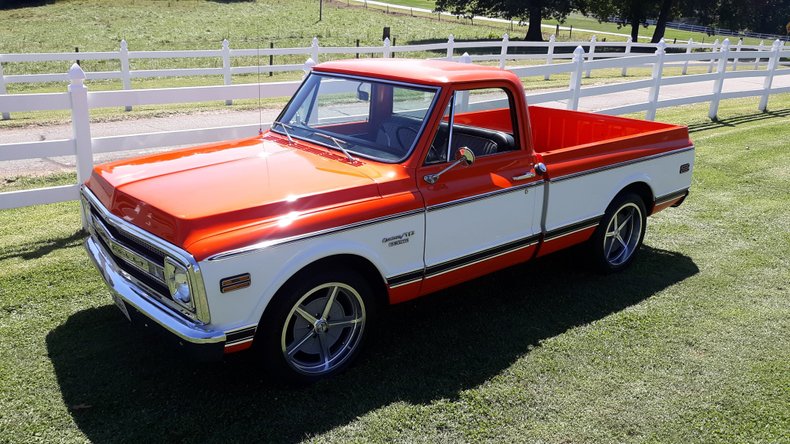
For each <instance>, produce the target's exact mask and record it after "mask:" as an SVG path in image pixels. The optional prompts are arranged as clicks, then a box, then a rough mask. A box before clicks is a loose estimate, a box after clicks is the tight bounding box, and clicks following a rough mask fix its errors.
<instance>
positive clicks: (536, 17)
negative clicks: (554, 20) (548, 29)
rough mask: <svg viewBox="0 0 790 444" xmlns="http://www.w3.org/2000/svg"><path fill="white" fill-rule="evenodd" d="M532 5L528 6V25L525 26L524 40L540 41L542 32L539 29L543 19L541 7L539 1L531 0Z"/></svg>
mask: <svg viewBox="0 0 790 444" xmlns="http://www.w3.org/2000/svg"><path fill="white" fill-rule="evenodd" d="M532 5H533V6H530V8H529V27H528V28H527V35H526V37H524V40H527V41H530V42H542V41H543V32H542V30H541V26H540V24H541V22H542V21H543V7H542V5H541V4H540V2H533V3H532Z"/></svg>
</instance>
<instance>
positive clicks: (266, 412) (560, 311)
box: [47, 247, 698, 442]
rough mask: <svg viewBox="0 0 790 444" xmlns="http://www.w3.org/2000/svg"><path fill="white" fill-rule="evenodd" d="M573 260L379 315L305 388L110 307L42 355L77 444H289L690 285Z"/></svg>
mask: <svg viewBox="0 0 790 444" xmlns="http://www.w3.org/2000/svg"><path fill="white" fill-rule="evenodd" d="M577 258H578V252H577V251H573V250H571V251H568V252H561V253H558V254H555V255H553V256H550V257H547V258H544V259H541V260H538V261H535V262H533V263H530V264H526V265H520V266H516V267H512V268H510V269H507V270H503V271H501V272H498V273H495V274H492V275H489V276H486V277H483V278H480V279H477V280H474V281H472V282H469V283H466V284H463V285H460V286H457V287H455V288H452V289H449V290H446V291H443V292H441V293H438V294H436V295H433V296H429V297H427V298H423V299H420V300H416V301H412V302H409V303H405V304H401V305H397V306H393V307H391V309H390V310H388V311H387V314H386V315H385V316H384V317H383V318H382V319H381V320H380V322H379V325H378V328H377V330H375V331H374V334H373V335H372V337H371V338H370V341H369V343H368V349H367V351H366V353H365V354H364V355H363V356H362V357H361V359H360V360H358V361H357V363H356V365H354V366H353V367H352V368H351V369H350V370H349V371H347V372H345V373H344V374H342V375H339V376H338V377H336V378H334V379H332V380H328V381H323V382H321V383H318V384H315V385H313V386H310V387H302V388H294V387H286V386H282V385H280V384H278V383H276V382H273V381H270V380H269V379H267V377H266V375H265V374H262V373H261V371H260V369H259V367H257V366H256V365H255V361H254V359H253V357H252V356H251V355H250V354H248V353H242V354H241V356H231V357H229V359H227V360H226V361H225V362H222V363H216V364H196V363H194V362H190V361H189V360H186V359H184V356H182V355H181V354H179V353H178V352H174V351H173V350H172V349H170V348H168V347H165V346H164V345H162V344H160V343H158V342H157V339H156V337H154V336H152V335H148V334H144V333H141V331H140V330H138V329H134V328H132V327H130V326H129V325H127V324H126V321H125V320H124V319H122V316H121V315H120V313H119V312H118V311H117V309H116V308H115V307H114V306H112V305H107V306H104V307H100V308H92V309H88V310H84V311H82V312H79V313H76V314H74V315H73V316H71V317H70V318H69V319H68V321H67V322H66V323H65V324H63V325H61V326H59V327H57V328H56V329H54V330H53V331H52V332H50V333H49V335H48V336H47V347H48V351H49V357H50V359H51V360H52V363H53V366H54V369H55V372H56V375H57V379H58V383H59V384H60V387H61V392H62V395H63V399H64V402H65V403H66V405H67V406H68V408H69V410H70V412H71V414H72V417H73V419H74V421H75V423H76V424H77V426H78V427H79V428H80V429H81V430H82V431H83V432H84V433H85V435H86V436H87V437H88V439H90V440H91V441H94V442H110V441H112V442H115V441H134V442H145V441H155V442H159V441H171V442H182V441H190V442H205V441H226V440H232V441H241V442H249V441H255V442H272V441H277V442H291V441H298V440H301V439H303V438H305V437H308V436H311V435H315V434H320V433H323V432H326V431H328V430H330V429H332V428H335V427H338V426H343V425H345V424H348V423H350V422H352V421H354V420H355V419H356V418H357V417H359V416H361V415H365V414H366V413H368V412H370V411H373V410H376V409H379V408H381V407H384V406H387V405H389V404H392V403H394V402H401V401H402V402H406V403H429V402H431V401H434V400H437V399H443V398H447V399H457V397H458V396H459V393H460V392H461V391H463V390H466V389H470V388H474V387H476V386H478V385H480V384H481V383H483V382H484V381H486V380H488V379H490V378H492V377H494V376H496V375H498V374H500V373H501V372H503V371H504V370H506V369H507V368H508V367H510V366H511V365H512V364H513V362H514V361H516V360H517V359H519V358H520V357H522V356H524V355H525V354H528V353H529V352H530V350H531V349H532V348H533V347H536V346H538V345H539V344H540V342H541V341H543V340H545V339H548V338H552V337H554V336H557V335H560V334H562V333H563V332H565V331H567V330H569V329H572V328H574V327H576V326H579V325H584V324H587V323H589V322H592V321H595V320H598V319H601V318H604V317H606V316H608V315H609V314H612V313H616V312H618V311H620V310H623V309H625V308H627V307H629V306H632V305H634V304H638V303H639V302H641V301H643V300H645V299H647V298H649V297H651V296H653V295H655V294H656V293H657V292H660V291H661V290H663V289H665V288H667V287H669V286H671V285H673V284H676V283H678V282H680V281H682V280H684V279H686V278H688V277H690V276H692V275H694V274H696V273H697V272H698V268H697V266H696V265H695V264H694V262H693V261H692V260H691V259H690V258H689V257H686V256H683V255H681V254H678V253H674V252H669V251H664V250H659V249H654V248H649V247H643V250H642V252H641V255H640V257H639V258H638V260H637V262H636V263H635V264H634V266H633V267H631V268H630V269H628V270H626V271H625V272H623V273H621V274H617V275H610V276H600V275H597V274H594V273H591V272H588V271H586V270H585V268H584V267H582V266H580V265H579V264H578V263H577V262H578V260H577ZM108 300H109V297H108Z"/></svg>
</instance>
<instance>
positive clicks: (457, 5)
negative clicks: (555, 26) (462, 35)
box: [436, 0, 580, 42]
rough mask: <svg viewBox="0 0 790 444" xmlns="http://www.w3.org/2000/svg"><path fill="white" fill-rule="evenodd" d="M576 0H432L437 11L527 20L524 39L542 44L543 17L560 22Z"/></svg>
mask: <svg viewBox="0 0 790 444" xmlns="http://www.w3.org/2000/svg"><path fill="white" fill-rule="evenodd" d="M579 2H580V0H436V10H437V11H448V12H450V13H452V14H456V15H463V16H464V17H468V18H471V17H474V16H475V15H484V16H488V17H503V18H506V19H508V20H513V19H518V20H522V21H523V20H529V27H528V28H527V35H526V36H525V39H526V40H530V41H535V42H540V41H543V34H542V33H541V23H542V21H543V19H544V18H553V19H555V20H558V21H560V22H563V21H564V20H565V18H567V17H568V14H569V13H570V12H571V10H572V9H574V8H578V7H579V5H580V3H579Z"/></svg>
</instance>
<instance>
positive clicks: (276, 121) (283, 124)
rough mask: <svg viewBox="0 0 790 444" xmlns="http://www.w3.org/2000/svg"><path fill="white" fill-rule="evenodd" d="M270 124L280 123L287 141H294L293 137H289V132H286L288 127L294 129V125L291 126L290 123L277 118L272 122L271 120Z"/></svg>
mask: <svg viewBox="0 0 790 444" xmlns="http://www.w3.org/2000/svg"><path fill="white" fill-rule="evenodd" d="M272 124H274V125H280V126H281V127H283V131H284V132H285V137H287V138H288V141H289V142H291V143H294V140H293V138H291V133H289V132H288V128H291V129H294V127H292V126H291V125H288V124H286V123H282V122H280V121H279V120H275V121H274V122H272Z"/></svg>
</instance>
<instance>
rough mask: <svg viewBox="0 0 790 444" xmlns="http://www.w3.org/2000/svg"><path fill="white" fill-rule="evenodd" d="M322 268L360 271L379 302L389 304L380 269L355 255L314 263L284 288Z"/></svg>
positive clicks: (339, 255) (323, 259)
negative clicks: (305, 274) (300, 277)
mask: <svg viewBox="0 0 790 444" xmlns="http://www.w3.org/2000/svg"><path fill="white" fill-rule="evenodd" d="M321 268H350V269H353V270H356V271H358V272H359V273H360V274H362V276H364V277H365V279H367V281H368V282H369V283H370V285H371V287H372V288H373V291H374V292H375V293H376V298H377V300H378V302H379V303H381V304H382V305H384V304H386V303H387V294H388V293H387V285H386V282H385V281H384V278H383V277H382V275H381V273H380V272H379V270H378V268H376V266H375V265H373V263H372V262H370V261H369V260H367V259H365V258H364V257H362V256H357V255H354V254H336V255H334V256H327V257H324V258H321V259H319V260H317V261H315V262H312V263H310V264H308V265H306V266H304V267H303V268H302V269H301V270H299V271H298V272H296V274H294V275H293V276H291V277H290V278H289V279H288V281H287V282H286V283H285V284H283V286H285V285H288V283H290V282H291V281H292V280H294V279H296V278H298V276H300V275H302V274H304V273H310V272H311V271H313V270H317V269H321Z"/></svg>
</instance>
